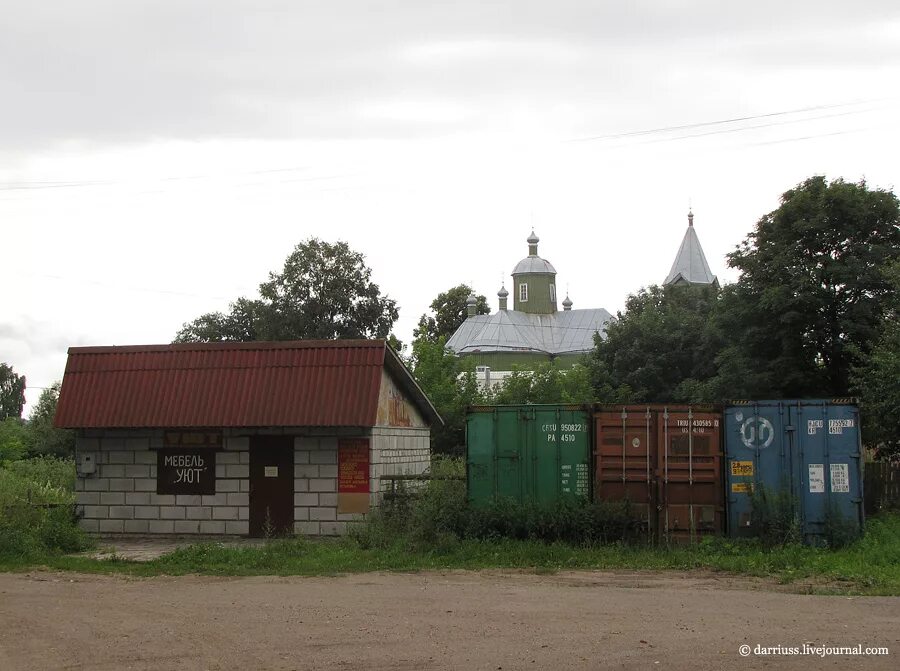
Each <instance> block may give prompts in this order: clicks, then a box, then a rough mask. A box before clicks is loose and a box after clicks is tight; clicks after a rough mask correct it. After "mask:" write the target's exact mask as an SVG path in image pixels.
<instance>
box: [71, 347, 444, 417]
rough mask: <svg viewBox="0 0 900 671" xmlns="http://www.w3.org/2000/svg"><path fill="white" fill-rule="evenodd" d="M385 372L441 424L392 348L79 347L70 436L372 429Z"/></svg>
mask: <svg viewBox="0 0 900 671" xmlns="http://www.w3.org/2000/svg"><path fill="white" fill-rule="evenodd" d="M383 367H386V368H387V369H388V370H389V372H390V373H391V375H392V376H393V377H394V379H395V380H396V381H397V382H398V384H399V385H400V387H401V388H403V389H404V390H405V391H407V392H408V393H409V395H410V397H411V398H412V399H413V401H414V402H415V403H416V404H417V405H418V406H419V408H420V409H421V410H422V412H423V414H424V415H425V416H426V417H427V418H429V419H431V420H432V421H440V417H438V415H437V413H436V412H435V410H434V407H433V406H432V405H431V403H430V402H429V401H428V399H427V397H426V396H425V394H424V393H423V392H422V390H421V389H420V388H419V387H418V385H417V384H416V383H415V381H414V380H413V379H412V376H411V375H410V374H409V371H408V370H407V369H406V367H405V366H404V365H403V364H402V362H400V360H399V358H398V357H397V355H396V354H395V353H394V352H393V350H391V349H390V348H389V347H387V345H386V344H385V342H384V341H383V340H333V341H332V340H308V341H291V342H251V343H191V344H177V345H146V346H129V347H72V348H70V349H69V360H68V363H67V364H66V372H65V376H64V377H63V383H62V389H61V390H60V396H59V404H58V406H57V410H56V418H55V424H56V426H59V427H65V428H139V427H140V428H147V427H162V428H167V427H173V428H185V427H265V426H285V427H287V426H291V427H299V426H353V427H364V426H373V425H374V423H375V418H376V415H377V411H378V393H379V389H380V387H381V371H382V368H383Z"/></svg>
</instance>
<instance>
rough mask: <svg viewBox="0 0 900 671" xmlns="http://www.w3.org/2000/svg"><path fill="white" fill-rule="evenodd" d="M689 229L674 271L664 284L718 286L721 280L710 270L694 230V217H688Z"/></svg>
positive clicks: (676, 258)
mask: <svg viewBox="0 0 900 671" xmlns="http://www.w3.org/2000/svg"><path fill="white" fill-rule="evenodd" d="M688 222H689V223H688V228H687V231H685V233H684V238H683V239H682V241H681V247H679V248H678V255H677V256H676V257H675V263H673V264H672V270H670V271H669V274H668V276H666V280H665V282H663V284H665V285H669V284H679V283H681V284H684V283H688V284H716V285H718V283H719V280H718V279H717V278H716V276H715V275H713V274H712V271H711V270H710V269H709V264H708V263H707V262H706V256H705V255H704V254H703V248H702V247H701V246H700V239H699V238H698V237H697V231H695V230H694V215H693V214H689V215H688Z"/></svg>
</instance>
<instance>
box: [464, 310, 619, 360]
mask: <svg viewBox="0 0 900 671" xmlns="http://www.w3.org/2000/svg"><path fill="white" fill-rule="evenodd" d="M611 319H612V315H610V314H609V312H607V311H606V310H604V309H603V308H598V309H593V310H567V311H564V312H556V313H553V314H549V315H540V314H529V313H525V312H519V311H517V310H500V311H499V312H495V313H494V314H492V315H478V316H476V317H469V318H468V319H466V321H464V322H463V323H462V325H461V326H460V327H459V329H457V331H456V333H454V334H453V336H452V337H451V338H450V340H449V341H448V342H447V347H448V348H449V349H451V350H453V351H454V352H456V353H457V354H471V353H474V352H540V353H545V354H567V353H578V352H588V351H590V350H591V349H593V347H594V333H597V332H599V333H600V335H601V337H604V338H605V337H606V324H607V323H608V322H609V321H610V320H611Z"/></svg>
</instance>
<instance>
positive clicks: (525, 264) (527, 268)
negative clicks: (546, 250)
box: [512, 256, 556, 275]
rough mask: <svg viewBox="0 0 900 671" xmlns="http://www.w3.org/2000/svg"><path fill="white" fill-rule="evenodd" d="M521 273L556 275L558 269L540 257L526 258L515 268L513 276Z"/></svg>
mask: <svg viewBox="0 0 900 671" xmlns="http://www.w3.org/2000/svg"><path fill="white" fill-rule="evenodd" d="M520 273H553V274H554V275H555V274H556V268H554V267H553V264H551V263H550V262H549V261H548V260H547V259H542V258H541V257H540V256H526V257H525V258H524V259H522V260H521V261H519V262H518V263H517V264H516V267H515V268H513V271H512V274H513V275H518V274H520Z"/></svg>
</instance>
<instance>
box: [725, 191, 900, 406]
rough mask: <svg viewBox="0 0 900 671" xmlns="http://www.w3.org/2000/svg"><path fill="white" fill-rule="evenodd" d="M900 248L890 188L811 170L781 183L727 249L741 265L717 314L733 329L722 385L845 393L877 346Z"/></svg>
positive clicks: (796, 393) (787, 392)
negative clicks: (772, 201) (862, 358)
mask: <svg viewBox="0 0 900 671" xmlns="http://www.w3.org/2000/svg"><path fill="white" fill-rule="evenodd" d="M898 258H900V206H898V201H897V197H896V196H895V195H894V194H893V193H890V192H889V191H885V190H881V189H869V188H868V186H867V185H866V183H865V182H859V183H856V184H853V183H847V182H844V181H843V180H840V179H837V180H834V181H832V182H830V183H829V182H828V181H827V180H826V179H825V178H824V177H812V178H810V179H808V180H806V181H805V182H803V183H802V184H799V185H798V186H797V187H796V188H794V189H791V190H790V191H787V192H785V193H784V194H783V195H782V197H781V205H780V207H778V209H776V210H774V211H773V212H770V213H769V214H767V215H765V216H764V217H762V218H761V219H760V220H759V222H758V223H757V224H756V228H755V229H754V230H753V231H752V232H751V233H750V234H749V235H748V236H747V238H746V239H745V240H744V241H743V243H742V244H741V245H740V246H739V247H738V248H737V249H736V250H735V251H734V252H732V253H731V254H729V255H728V264H729V265H730V266H731V267H733V268H736V269H738V270H739V271H740V273H741V275H740V278H739V280H738V282H737V283H736V284H735V285H734V286H733V287H730V288H729V289H728V290H727V291H726V292H725V294H724V295H723V300H722V304H721V306H720V307H721V310H720V314H719V319H718V323H719V324H720V327H721V329H722V330H723V332H724V333H726V334H728V336H729V343H728V345H727V346H726V347H725V348H724V349H723V351H722V352H721V353H720V355H719V358H718V362H717V363H718V365H719V368H720V374H719V379H718V388H719V389H720V390H723V389H730V390H732V392H735V393H732V394H727V395H731V396H734V395H740V396H750V397H764V396H775V397H778V396H782V397H788V398H790V397H804V396H806V397H809V396H822V395H825V396H840V395H846V394H847V393H848V392H849V390H850V386H851V384H850V371H851V367H852V365H853V363H854V360H855V357H856V356H858V355H860V354H861V355H866V354H867V353H868V352H870V351H871V349H872V347H873V345H874V343H875V341H876V339H877V337H878V335H879V326H880V324H881V322H882V320H883V318H884V316H885V311H886V308H887V305H888V301H887V298H888V297H889V294H890V292H891V291H892V289H891V286H890V284H889V282H888V279H887V278H886V277H885V273H884V269H885V268H886V267H888V266H889V265H890V264H891V263H892V262H893V261H895V260H896V259H898Z"/></svg>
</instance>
